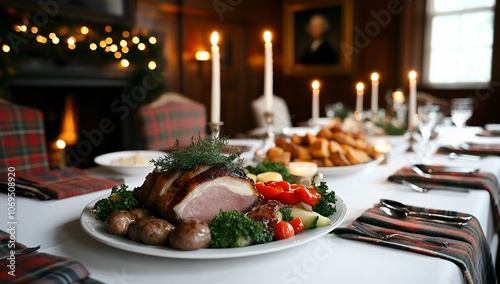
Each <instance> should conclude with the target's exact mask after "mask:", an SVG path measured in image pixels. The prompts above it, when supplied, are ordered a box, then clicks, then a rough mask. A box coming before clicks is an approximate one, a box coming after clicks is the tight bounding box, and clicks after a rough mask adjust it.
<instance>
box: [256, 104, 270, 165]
mask: <svg viewBox="0 0 500 284" xmlns="http://www.w3.org/2000/svg"><path fill="white" fill-rule="evenodd" d="M273 119H274V114H273V113H272V112H269V111H266V112H264V123H265V128H266V134H265V136H264V138H263V141H262V146H261V147H260V148H259V149H257V151H255V157H256V158H257V159H258V160H265V158H266V154H267V150H269V148H271V147H273V146H274V138H275V135H274V128H273Z"/></svg>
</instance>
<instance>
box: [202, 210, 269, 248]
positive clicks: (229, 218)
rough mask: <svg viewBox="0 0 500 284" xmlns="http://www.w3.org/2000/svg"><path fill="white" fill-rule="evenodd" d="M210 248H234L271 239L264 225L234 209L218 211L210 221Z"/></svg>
mask: <svg viewBox="0 0 500 284" xmlns="http://www.w3.org/2000/svg"><path fill="white" fill-rule="evenodd" d="M210 232H211V234H212V241H211V243H210V247H212V248H235V247H243V246H248V245H251V244H260V243H267V242H270V241H272V240H273V236H272V235H271V233H269V232H268V231H266V230H265V229H264V225H263V224H262V223H261V222H259V221H256V220H253V219H250V218H248V217H247V216H245V214H243V213H241V212H239V211H236V210H229V211H222V210H221V211H220V212H219V214H218V215H217V216H215V218H214V219H213V220H212V222H210Z"/></svg>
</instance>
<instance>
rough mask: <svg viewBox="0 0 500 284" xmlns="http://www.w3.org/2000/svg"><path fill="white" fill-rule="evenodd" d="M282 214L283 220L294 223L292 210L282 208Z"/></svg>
mask: <svg viewBox="0 0 500 284" xmlns="http://www.w3.org/2000/svg"><path fill="white" fill-rule="evenodd" d="M280 212H281V220H283V221H286V222H290V221H292V219H293V217H292V209H290V208H288V207H284V206H283V207H281V208H280Z"/></svg>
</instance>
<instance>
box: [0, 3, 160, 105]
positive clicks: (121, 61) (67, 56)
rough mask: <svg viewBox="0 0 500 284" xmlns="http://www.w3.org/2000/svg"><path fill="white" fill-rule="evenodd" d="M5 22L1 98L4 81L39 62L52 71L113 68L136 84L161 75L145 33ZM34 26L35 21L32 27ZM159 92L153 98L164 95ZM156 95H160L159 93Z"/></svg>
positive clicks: (0, 41) (153, 41) (156, 45)
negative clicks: (80, 66)
mask: <svg viewBox="0 0 500 284" xmlns="http://www.w3.org/2000/svg"><path fill="white" fill-rule="evenodd" d="M0 12H3V13H4V14H3V15H2V13H0V15H2V17H3V16H7V17H6V18H7V19H10V21H9V20H6V21H2V23H0V47H1V52H0V63H1V64H0V65H3V66H0V75H1V76H0V77H2V80H0V97H1V96H2V94H1V90H2V89H5V88H8V81H7V80H8V79H7V78H8V77H9V76H12V75H15V74H16V71H17V67H18V66H19V65H20V63H21V62H23V60H26V59H30V58H34V57H38V58H42V59H44V60H45V61H44V62H49V61H52V63H49V64H53V65H60V66H61V65H65V64H71V63H72V62H74V61H79V62H81V63H83V64H86V65H95V66H103V64H105V63H110V64H116V65H117V66H118V68H123V69H130V71H132V72H135V77H136V79H137V80H141V76H143V75H144V74H145V73H146V72H148V70H155V71H156V72H161V70H162V67H163V63H164V62H165V60H164V59H163V50H162V49H163V46H162V44H161V43H160V42H159V40H158V39H157V38H156V37H155V36H154V35H150V34H149V32H148V31H145V30H130V29H128V28H123V27H121V26H112V25H97V24H83V23H81V22H75V21H71V20H68V19H62V18H61V19H56V18H53V19H51V20H50V21H48V22H47V23H45V25H38V26H37V25H35V24H33V21H32V19H31V17H30V16H31V15H30V14H23V15H15V16H13V15H12V14H9V13H8V12H5V11H0ZM35 22H36V21H35ZM165 88H166V87H165V86H163V85H161V86H159V87H158V88H157V89H158V92H161V91H162V90H165ZM160 89H161V90H160Z"/></svg>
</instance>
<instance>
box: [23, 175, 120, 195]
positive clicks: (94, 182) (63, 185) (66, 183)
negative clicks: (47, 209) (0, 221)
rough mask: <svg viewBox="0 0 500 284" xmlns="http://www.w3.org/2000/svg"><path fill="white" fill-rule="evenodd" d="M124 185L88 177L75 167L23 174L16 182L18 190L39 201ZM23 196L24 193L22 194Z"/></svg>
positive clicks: (118, 182) (114, 181) (116, 180)
mask: <svg viewBox="0 0 500 284" xmlns="http://www.w3.org/2000/svg"><path fill="white" fill-rule="evenodd" d="M122 183H123V180H121V179H103V178H97V177H94V176H91V175H88V174H87V173H85V172H84V171H83V170H80V169H78V168H75V167H69V168H64V169H61V170H47V171H43V172H39V173H23V174H21V175H19V177H18V179H17V180H16V192H17V190H20V191H23V190H24V191H26V192H25V195H26V196H29V193H32V194H33V195H32V196H31V197H36V198H39V199H43V200H45V199H53V198H55V199H62V198H67V197H71V196H76V195H81V194H85V193H90V192H94V191H99V190H103V189H108V188H111V187H113V186H115V185H120V184H122ZM21 194H22V193H21Z"/></svg>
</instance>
